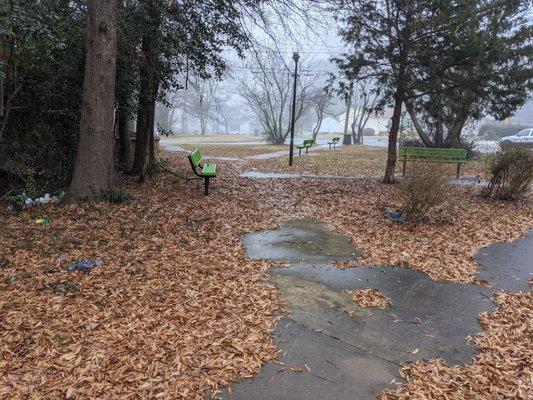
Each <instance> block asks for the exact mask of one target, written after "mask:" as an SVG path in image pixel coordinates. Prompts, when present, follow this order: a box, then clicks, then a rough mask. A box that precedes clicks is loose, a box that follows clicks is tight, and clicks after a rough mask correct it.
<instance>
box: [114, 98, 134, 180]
mask: <svg viewBox="0 0 533 400" xmlns="http://www.w3.org/2000/svg"><path fill="white" fill-rule="evenodd" d="M117 114H118V138H119V144H120V153H119V154H120V160H121V161H122V163H123V164H124V171H129V170H130V168H131V164H132V158H133V157H132V156H133V154H132V148H131V138H130V133H129V132H128V113H127V111H126V108H125V106H124V105H121V104H119V106H118V111H117Z"/></svg>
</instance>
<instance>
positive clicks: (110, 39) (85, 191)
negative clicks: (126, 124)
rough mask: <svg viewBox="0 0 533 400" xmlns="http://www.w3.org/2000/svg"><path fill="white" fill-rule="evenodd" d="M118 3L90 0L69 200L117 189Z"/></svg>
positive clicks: (114, 1)
mask: <svg viewBox="0 0 533 400" xmlns="http://www.w3.org/2000/svg"><path fill="white" fill-rule="evenodd" d="M117 5H118V2H117V1H116V0H88V2H87V39H86V59H85V76H84V81H83V102H82V108H81V118H80V134H79V142H78V151H77V154H76V161H75V164H74V172H73V176H72V181H71V183H70V187H69V189H68V192H67V197H66V200H67V201H76V200H77V199H80V198H90V197H95V196H97V195H98V194H100V192H102V191H103V190H106V189H109V188H112V187H113V186H114V166H113V142H114V137H113V127H114V106H115V75H116V61H117V58H116V56H117Z"/></svg>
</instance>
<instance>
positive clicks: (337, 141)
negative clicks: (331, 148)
mask: <svg viewBox="0 0 533 400" xmlns="http://www.w3.org/2000/svg"><path fill="white" fill-rule="evenodd" d="M339 140H340V138H339V137H334V138H333V140H332V142H333V143H339Z"/></svg>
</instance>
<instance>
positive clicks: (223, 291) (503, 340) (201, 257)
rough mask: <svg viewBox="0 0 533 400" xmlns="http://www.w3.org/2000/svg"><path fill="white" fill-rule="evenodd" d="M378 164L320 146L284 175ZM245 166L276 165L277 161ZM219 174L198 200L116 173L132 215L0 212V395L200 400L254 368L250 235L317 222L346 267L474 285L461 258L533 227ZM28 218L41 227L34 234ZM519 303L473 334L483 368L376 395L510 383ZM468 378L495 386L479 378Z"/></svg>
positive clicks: (362, 169)
mask: <svg viewBox="0 0 533 400" xmlns="http://www.w3.org/2000/svg"><path fill="white" fill-rule="evenodd" d="M163 155H164V156H165V157H168V158H169V159H170V162H171V165H172V168H179V169H180V170H185V169H189V166H188V165H187V160H186V158H185V157H183V156H182V155H176V154H170V153H166V154H165V153H164V154H163ZM383 159H384V154H383V151H382V150H379V149H378V150H376V149H367V148H349V149H342V150H338V151H336V152H333V151H331V152H328V151H327V150H326V151H321V152H320V155H318V156H307V157H302V158H301V159H298V160H297V164H296V168H300V170H302V171H303V170H305V169H306V168H319V167H318V166H317V165H319V164H316V163H317V162H318V161H317V160H322V162H323V163H324V165H323V166H322V167H321V169H317V170H313V171H311V172H324V171H328V173H334V172H337V173H339V174H343V175H344V174H346V175H355V174H357V175H359V174H364V173H368V172H371V173H379V172H380V170H379V169H378V168H377V167H378V166H379V165H380V164H381V163H382V162H383ZM362 160H364V162H363V161H362ZM246 162H247V163H248V162H250V163H251V164H253V165H273V166H274V167H273V168H275V166H276V165H278V164H277V163H278V162H279V163H280V164H279V166H278V168H280V169H281V168H282V163H281V160H269V161H267V162H265V163H266V164H265V163H263V162H260V161H257V160H254V161H246ZM329 163H335V164H334V165H329ZM217 164H220V165H219V166H220V169H219V171H220V172H219V176H218V177H217V179H216V180H215V181H214V182H213V185H212V189H211V195H210V196H208V197H205V196H203V194H202V187H201V182H199V181H181V182H179V183H177V182H176V180H175V179H174V177H173V176H171V175H169V174H166V173H160V174H156V175H154V176H151V177H149V178H148V179H147V180H146V182H145V183H144V184H141V183H139V182H138V180H137V179H135V178H133V177H120V180H119V182H118V183H119V185H120V186H122V187H125V188H127V189H128V190H129V191H130V193H131V194H132V195H133V196H134V200H133V201H132V202H131V203H128V204H119V205H110V204H108V203H96V204H79V205H67V206H63V205H54V204H48V205H43V206H37V207H34V208H31V209H29V210H26V211H23V212H21V213H11V212H7V211H6V210H5V207H2V208H1V209H0V220H1V221H2V224H0V326H1V328H2V329H0V342H1V343H2V346H1V347H0V371H2V372H1V373H0V398H14V399H15V398H32V399H61V398H80V399H81V398H85V399H89V398H98V399H123V398H146V399H152V398H158V399H185V398H186V399H198V400H200V399H203V398H205V396H206V395H207V394H208V393H209V392H210V391H214V392H216V391H217V390H218V389H219V388H221V387H224V386H227V385H229V384H231V383H232V382H234V381H235V380H239V379H244V378H245V377H250V376H252V375H253V374H254V373H256V372H258V371H259V369H260V367H261V365H262V364H263V363H265V362H269V361H273V360H275V359H276V356H277V349H276V347H275V346H274V344H273V341H272V336H273V326H274V324H275V322H276V321H277V319H278V318H279V316H280V315H282V311H281V304H280V295H279V293H278V290H277V289H276V287H275V286H274V284H273V283H272V281H271V280H270V279H269V277H268V273H267V271H268V269H269V268H272V267H274V266H278V264H276V263H273V262H267V261H252V260H250V259H247V258H246V257H245V252H244V247H243V244H242V237H243V235H244V234H245V233H247V232H257V231H262V230H266V229H273V228H276V227H278V226H279V224H280V223H281V222H283V221H287V220H290V219H295V218H296V219H298V218H305V217H314V218H317V219H320V220H322V221H324V222H325V223H326V224H327V225H328V227H329V228H330V229H331V230H333V231H334V232H338V233H341V234H344V235H346V236H348V238H349V240H350V241H351V243H352V244H354V245H355V246H357V247H358V248H359V249H361V251H362V254H363V257H362V258H361V259H360V260H358V261H357V262H356V263H352V264H349V265H341V266H342V267H351V266H357V265H401V266H405V267H408V268H413V269H415V270H419V271H423V272H425V273H427V274H428V275H429V276H430V277H431V278H433V279H435V280H443V281H453V282H475V281H474V272H475V271H476V269H477V268H478V265H477V264H476V262H475V261H474V258H473V256H474V254H475V253H476V252H477V251H478V250H479V249H480V248H481V247H483V246H486V245H488V244H492V243H496V242H505V241H509V240H512V239H515V238H518V237H520V236H522V235H524V233H525V232H526V231H527V229H528V228H531V227H532V226H533V209H532V208H531V207H530V205H529V204H525V203H519V204H516V205H514V204H513V205H511V204H506V203H496V202H489V201H486V200H484V199H482V198H480V197H479V196H478V195H477V193H476V192H475V191H474V189H472V188H465V187H453V188H452V189H451V191H452V193H451V195H452V198H453V202H451V203H450V204H448V205H447V207H446V209H445V210H441V209H439V210H437V212H436V213H435V214H433V215H432V218H431V222H429V223H426V224H420V225H412V224H405V225H399V224H395V223H393V222H391V221H389V220H388V219H387V216H386V213H385V212H383V210H382V208H381V207H380V205H381V204H390V205H391V206H395V205H397V204H398V199H397V190H398V189H397V187H396V186H391V185H383V184H380V183H378V182H376V181H368V180H360V181H339V180H317V179H294V180H253V179H247V178H242V177H240V173H241V172H242V165H240V164H239V165H236V163H235V162H231V161H217ZM352 164H353V165H352ZM313 165H314V167H313ZM265 169H266V167H265ZM39 218H47V219H48V220H49V222H50V223H49V224H47V225H39V224H36V222H35V221H36V220H37V219H39ZM84 259H100V260H102V262H103V265H101V266H99V267H97V268H95V269H94V270H93V271H92V272H91V273H88V274H85V273H81V272H68V266H69V265H71V264H72V263H74V262H76V261H80V260H84ZM517 296H518V297H517ZM531 296H532V295H531V294H527V295H521V296H519V295H516V296H515V295H513V296H502V297H500V298H499V299H498V307H500V308H499V310H502V311H501V313H502V315H499V314H498V315H496V316H495V317H494V318H485V319H484V321H485V323H484V324H483V326H484V328H485V329H486V330H487V331H486V335H488V336H485V337H489V339H490V338H493V337H495V335H496V339H491V340H489V341H485V339H483V338H482V339H480V340H478V341H476V344H477V345H478V346H479V347H480V349H482V351H483V354H484V356H483V359H482V361H483V363H481V364H479V363H478V364H476V363H473V364H468V365H466V366H462V367H461V368H462V369H460V370H458V369H453V367H450V366H445V365H442V364H443V363H442V362H440V361H434V362H436V363H440V364H439V368H437V367H434V365H433V364H429V366H426V365H425V364H417V365H413V368H412V370H409V371H406V372H405V373H407V374H411V375H412V376H413V377H414V378H416V379H413V380H412V381H411V383H410V384H409V385H411V386H409V385H405V386H402V387H400V389H398V390H399V392H387V393H384V394H383V396H388V397H383V398H384V399H385V398H386V399H397V398H401V399H408V398H417V393H422V392H423V391H424V390H425V391H427V392H428V393H430V394H431V393H433V394H435V393H437V392H435V390H436V389H435V387H436V386H435V382H439V385H441V386H442V385H444V387H445V388H446V390H445V392H446V396H448V398H456V399H459V398H486V397H485V395H486V394H487V393H497V394H500V393H506V391H507V390H508V389H509V387H512V386H513V385H515V386H516V385H518V384H520V379H525V378H524V377H523V376H522V375H521V373H522V372H523V370H524V368H527V367H524V365H527V364H525V363H524V360H523V359H522V358H523V357H524V356H525V354H527V353H524V351H526V350H524V349H527V335H525V334H523V335H522V336H517V335H518V334H514V335H507V334H506V333H505V332H506V328H507V327H508V326H512V327H513V332H522V333H524V332H526V333H527V329H530V328H528V326H529V327H530V326H531V323H532V322H531V315H533V306H532V304H533V301H532V297H531ZM513 310H517V311H513ZM495 332H496V333H495ZM502 332H503V333H502ZM487 343H488V344H487ZM494 343H495V344H496V345H494ZM502 349H507V350H506V351H505V354H504V351H503V350H502ZM529 349H530V347H529ZM529 351H530V350H529ZM502 354H503V355H502ZM446 368H448V369H446ZM480 369H481V371H487V370H489V371H491V375H490V376H494V377H497V376H499V375H498V374H500V375H501V376H505V379H503V378H502V379H485V380H483V379H482V380H479V376H480V374H479V371H480ZM441 371H445V372H446V375H445V374H444V372H443V373H442V375H439V373H441ZM521 371H522V372H521ZM302 373H305V372H302ZM455 374H458V377H455V376H456V375H455ZM450 376H452V378H450ZM450 382H451V386H452V387H448V386H445V385H448V384H450ZM413 385H414V386H413ZM441 386H439V388H440V387H441ZM465 388H466V389H465ZM464 390H467V392H465V391H464ZM413 393H414V394H413ZM424 393H425V392H424ZM437 394H438V393H437ZM395 396H398V397H395ZM424 396H425V397H420V398H432V399H437V398H439V397H438V395H434V396H433V397H432V396H431V395H424ZM441 398H442V397H441ZM491 398H492V397H491ZM494 398H499V397H498V396H497V395H495V397H494ZM514 398H518V397H514Z"/></svg>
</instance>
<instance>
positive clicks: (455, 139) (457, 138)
mask: <svg viewBox="0 0 533 400" xmlns="http://www.w3.org/2000/svg"><path fill="white" fill-rule="evenodd" d="M466 120H467V117H463V116H461V117H459V118H458V119H457V121H456V122H455V123H454V124H453V125H452V126H451V127H448V136H447V137H446V141H445V145H446V147H457V146H459V145H460V142H461V132H462V131H463V127H464V126H465V123H466Z"/></svg>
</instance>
